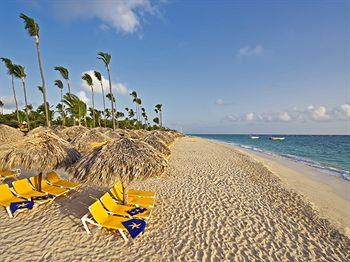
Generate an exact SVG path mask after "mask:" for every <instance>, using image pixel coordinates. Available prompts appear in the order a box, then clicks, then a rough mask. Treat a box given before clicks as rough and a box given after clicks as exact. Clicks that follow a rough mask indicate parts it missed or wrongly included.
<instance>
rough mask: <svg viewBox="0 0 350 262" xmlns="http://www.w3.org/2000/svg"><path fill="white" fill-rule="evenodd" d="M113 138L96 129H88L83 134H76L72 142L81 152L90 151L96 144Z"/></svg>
mask: <svg viewBox="0 0 350 262" xmlns="http://www.w3.org/2000/svg"><path fill="white" fill-rule="evenodd" d="M110 140H111V139H110V138H109V137H108V136H107V135H105V134H103V133H101V132H99V131H97V130H96V129H91V130H88V131H86V132H84V133H82V134H81V135H78V136H76V137H75V138H74V139H73V140H72V141H71V144H72V145H73V146H74V147H75V148H76V149H77V150H78V151H79V152H81V153H88V152H90V151H91V150H92V149H93V147H94V144H102V143H106V142H108V141H110Z"/></svg>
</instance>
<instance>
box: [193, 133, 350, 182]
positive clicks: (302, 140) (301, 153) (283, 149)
mask: <svg viewBox="0 0 350 262" xmlns="http://www.w3.org/2000/svg"><path fill="white" fill-rule="evenodd" d="M192 135H193V136H198V137H202V138H207V139H212V140H217V141H220V142H224V143H228V144H233V145H236V146H240V147H242V148H246V149H250V150H254V151H258V152H262V153H265V154H272V155H280V156H282V157H286V158H289V159H292V160H294V161H297V162H302V163H304V164H307V165H309V166H313V167H315V168H317V169H320V170H322V171H324V172H327V173H330V174H333V175H337V176H339V177H341V178H343V179H346V180H348V181H350V136H340V135H326V136H325V135H283V136H282V137H284V138H285V139H284V140H283V141H274V140H270V137H271V136H272V135H256V134H254V136H259V139H251V138H250V136H249V135H215V134H210V135H209V134H208V135H207V134H206V135H204V134H192ZM274 136H276V135H274Z"/></svg>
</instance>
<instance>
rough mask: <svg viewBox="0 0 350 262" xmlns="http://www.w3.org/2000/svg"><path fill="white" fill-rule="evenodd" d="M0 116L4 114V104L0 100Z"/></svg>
mask: <svg viewBox="0 0 350 262" xmlns="http://www.w3.org/2000/svg"><path fill="white" fill-rule="evenodd" d="M0 108H1V115H3V114H4V102H2V101H1V100H0Z"/></svg>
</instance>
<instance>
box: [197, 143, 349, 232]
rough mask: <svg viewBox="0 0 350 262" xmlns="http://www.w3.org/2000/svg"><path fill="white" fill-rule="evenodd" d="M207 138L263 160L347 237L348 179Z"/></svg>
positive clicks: (281, 157)
mask: <svg viewBox="0 0 350 262" xmlns="http://www.w3.org/2000/svg"><path fill="white" fill-rule="evenodd" d="M196 138H197V137H196ZM201 139H205V138H201ZM208 140H209V141H211V142H213V143H217V144H220V145H223V146H227V147H229V148H234V149H235V150H237V151H239V152H241V153H243V154H246V155H248V156H250V157H251V158H253V159H254V160H255V161H257V162H260V163H262V164H263V165H264V166H265V167H266V168H267V169H269V170H270V171H271V172H272V173H273V174H274V175H276V176H277V177H278V178H280V179H281V181H282V184H283V185H284V186H285V187H286V188H288V189H291V190H294V191H295V192H297V193H299V194H301V195H302V196H303V197H305V199H306V200H307V201H308V202H309V203H310V204H311V205H312V207H313V208H315V209H316V210H317V211H318V212H319V213H320V215H321V216H323V217H325V218H326V219H328V220H329V221H331V222H332V223H333V224H334V226H335V227H336V228H337V229H338V230H340V232H342V233H343V234H345V235H346V236H347V237H350V181H347V180H344V179H342V178H340V177H338V176H335V175H331V174H328V173H325V172H322V171H320V170H318V169H317V168H315V167H312V166H309V165H306V164H304V163H301V162H297V161H293V160H292V159H288V158H285V157H283V156H279V155H277V154H274V155H272V154H266V153H264V152H257V151H254V150H250V149H246V148H242V147H239V146H237V145H233V144H229V143H225V142H222V141H218V140H211V139H208Z"/></svg>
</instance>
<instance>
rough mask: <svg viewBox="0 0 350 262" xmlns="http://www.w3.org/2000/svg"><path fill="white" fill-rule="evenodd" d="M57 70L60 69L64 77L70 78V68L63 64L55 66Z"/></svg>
mask: <svg viewBox="0 0 350 262" xmlns="http://www.w3.org/2000/svg"><path fill="white" fill-rule="evenodd" d="M54 69H55V70H56V71H58V72H59V73H60V74H61V76H62V77H63V79H65V80H68V79H69V72H68V69H67V68H65V67H63V66H55V68H54Z"/></svg>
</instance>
